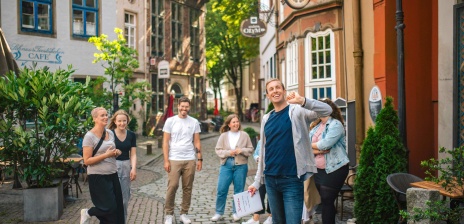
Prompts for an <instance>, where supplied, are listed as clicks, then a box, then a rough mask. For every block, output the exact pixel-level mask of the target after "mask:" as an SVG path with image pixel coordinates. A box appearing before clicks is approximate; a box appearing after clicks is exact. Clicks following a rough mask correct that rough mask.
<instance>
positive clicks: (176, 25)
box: [171, 2, 182, 60]
mask: <svg viewBox="0 0 464 224" xmlns="http://www.w3.org/2000/svg"><path fill="white" fill-rule="evenodd" d="M171 10H172V11H171V14H172V18H171V34H172V58H177V59H178V60H180V59H181V57H182V5H180V4H179V3H176V2H172V8H171Z"/></svg>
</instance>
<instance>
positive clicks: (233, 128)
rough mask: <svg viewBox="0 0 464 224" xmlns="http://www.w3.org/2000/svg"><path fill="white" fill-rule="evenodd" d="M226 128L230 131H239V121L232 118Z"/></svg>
mask: <svg viewBox="0 0 464 224" xmlns="http://www.w3.org/2000/svg"><path fill="white" fill-rule="evenodd" d="M228 126H229V128H230V131H232V132H237V131H238V130H240V121H239V120H238V118H237V117H234V118H232V120H230V123H229V125H228Z"/></svg>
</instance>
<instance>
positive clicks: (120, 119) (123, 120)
mask: <svg viewBox="0 0 464 224" xmlns="http://www.w3.org/2000/svg"><path fill="white" fill-rule="evenodd" d="M114 123H115V124H116V127H117V128H118V129H120V130H125V129H126V128H127V123H128V119H127V116H126V115H124V114H119V115H117V116H116V120H115V121H114Z"/></svg>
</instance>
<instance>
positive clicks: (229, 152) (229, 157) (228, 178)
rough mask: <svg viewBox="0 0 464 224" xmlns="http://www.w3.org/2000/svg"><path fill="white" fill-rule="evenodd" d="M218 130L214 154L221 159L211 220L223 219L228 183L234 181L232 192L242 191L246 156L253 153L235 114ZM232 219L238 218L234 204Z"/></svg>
mask: <svg viewBox="0 0 464 224" xmlns="http://www.w3.org/2000/svg"><path fill="white" fill-rule="evenodd" d="M220 131H221V133H222V134H221V136H219V139H218V142H217V144H216V154H217V155H218V156H219V158H220V159H221V168H220V170H219V178H218V184H217V195H216V214H215V215H214V216H213V217H212V218H211V221H213V222H215V221H218V220H222V219H223V217H222V216H223V215H224V209H225V206H226V199H227V192H228V191H229V186H230V184H231V183H232V182H233V183H234V194H237V193H241V192H243V190H244V188H245V181H246V176H247V173H248V156H250V155H252V153H253V145H252V144H251V140H250V137H249V136H248V134H247V133H246V132H243V131H240V121H239V119H238V116H237V115H236V114H231V115H229V116H228V117H227V119H226V120H225V122H224V124H223V125H222V127H221V130H220ZM232 205H233V204H232ZM233 219H234V221H238V220H240V218H239V217H238V216H237V215H236V214H235V206H234V207H233Z"/></svg>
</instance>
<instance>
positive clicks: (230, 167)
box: [216, 157, 248, 215]
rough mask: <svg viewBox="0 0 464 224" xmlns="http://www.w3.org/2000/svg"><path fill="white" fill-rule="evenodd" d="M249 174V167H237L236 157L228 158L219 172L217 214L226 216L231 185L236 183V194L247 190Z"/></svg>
mask: <svg viewBox="0 0 464 224" xmlns="http://www.w3.org/2000/svg"><path fill="white" fill-rule="evenodd" d="M247 173H248V165H247V164H243V165H235V159H234V157H229V158H227V160H226V162H225V163H224V165H222V166H221V168H220V170H219V178H218V184H217V196H216V214H220V215H224V209H225V207H226V200H227V192H228V191H229V186H230V184H231V183H232V181H233V183H234V194H237V193H241V192H243V191H244V189H245V181H246V176H247ZM232 206H233V212H234V213H235V206H234V203H233V201H232Z"/></svg>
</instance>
